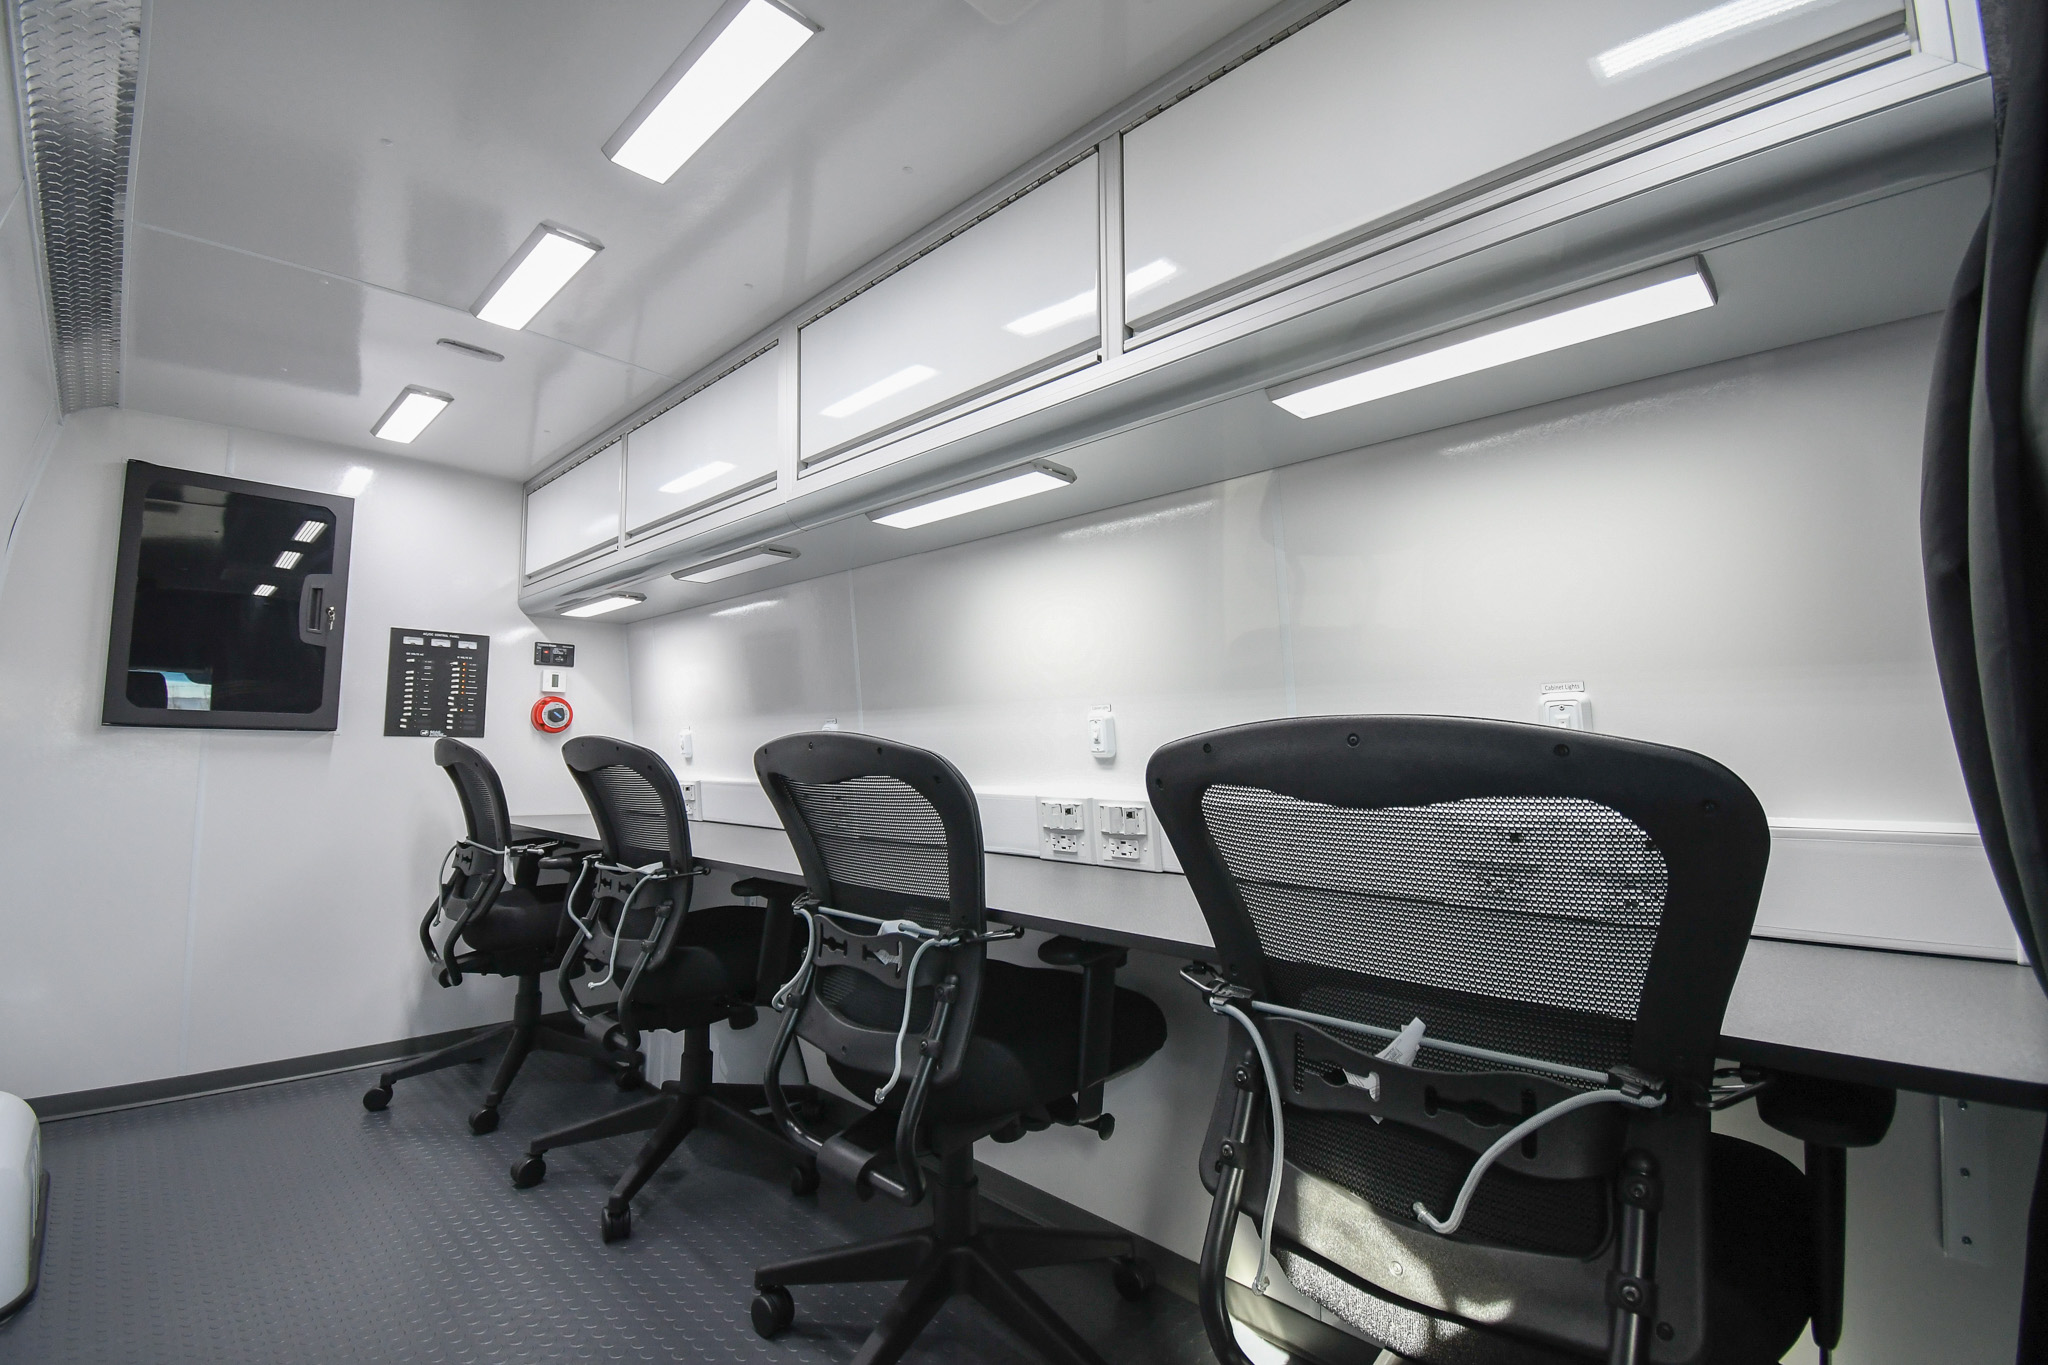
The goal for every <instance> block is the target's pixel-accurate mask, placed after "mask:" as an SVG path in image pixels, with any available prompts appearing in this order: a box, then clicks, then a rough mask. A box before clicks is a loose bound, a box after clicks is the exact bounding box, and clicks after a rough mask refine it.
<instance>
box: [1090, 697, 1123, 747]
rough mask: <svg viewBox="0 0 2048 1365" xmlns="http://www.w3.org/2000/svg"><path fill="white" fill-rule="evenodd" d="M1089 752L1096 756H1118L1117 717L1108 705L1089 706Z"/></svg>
mask: <svg viewBox="0 0 2048 1365" xmlns="http://www.w3.org/2000/svg"><path fill="white" fill-rule="evenodd" d="M1088 752H1089V754H1090V755H1092V756H1093V757H1096V758H1115V757H1116V717H1115V716H1114V715H1112V714H1111V713H1110V709H1109V708H1108V707H1107V706H1091V707H1089V708H1088Z"/></svg>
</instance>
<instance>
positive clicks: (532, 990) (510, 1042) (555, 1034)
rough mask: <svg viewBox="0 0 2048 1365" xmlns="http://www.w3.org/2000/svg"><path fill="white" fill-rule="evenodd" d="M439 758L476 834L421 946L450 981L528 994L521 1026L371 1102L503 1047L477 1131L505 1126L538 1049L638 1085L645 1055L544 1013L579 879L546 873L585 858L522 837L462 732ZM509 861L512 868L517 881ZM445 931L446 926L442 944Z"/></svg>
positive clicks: (446, 872) (448, 874)
mask: <svg viewBox="0 0 2048 1365" xmlns="http://www.w3.org/2000/svg"><path fill="white" fill-rule="evenodd" d="M434 762H436V763H438V764H440V765H441V768H442V770H443V771H444V772H446V773H447V774H448V777H449V780H450V781H452V782H454V784H455V795H456V797H457V798H458V799H459V800H460V801H461V802H462V822H463V825H464V827H465V830H466V832H465V833H464V834H463V836H462V838H460V839H458V840H457V841H456V843H455V845H454V847H452V848H450V849H449V850H448V856H447V857H446V858H444V859H442V862H441V888H440V892H439V894H438V895H436V896H435V898H434V903H433V904H432V905H431V906H429V907H428V909H427V914H426V917H425V918H424V919H422V920H421V921H420V946H421V947H423V948H425V949H426V952H427V960H428V961H429V962H431V963H433V965H434V966H435V968H436V969H437V970H436V972H435V979H436V980H438V981H439V982H440V983H441V984H442V985H443V986H458V985H460V984H462V978H463V976H464V974H465V973H470V974H475V975H479V976H510V977H515V978H517V979H518V983H519V984H518V993H517V994H516V995H515V996H514V997H513V1005H512V1022H511V1023H509V1024H500V1025H499V1026H498V1027H496V1028H491V1029H486V1030H484V1031H482V1032H480V1033H476V1034H473V1035H472V1036H470V1037H468V1038H466V1039H464V1040H463V1041H461V1042H459V1043H456V1044H454V1045H453V1046H450V1047H445V1048H442V1049H441V1050H440V1051H439V1052H430V1053H428V1054H426V1055H425V1056H423V1057H418V1058H415V1059H414V1060H412V1061H410V1062H405V1063H402V1064H401V1065H398V1066H394V1067H392V1068H391V1069H390V1070H388V1071H385V1072H384V1073H383V1074H381V1075H379V1076H378V1077H377V1083H376V1084H375V1085H373V1086H371V1087H370V1088H369V1090H367V1091H365V1092H364V1094H363V1108H365V1109H368V1110H370V1111H371V1112H372V1113H375V1112H376V1111H378V1110H380V1109H383V1108H384V1107H385V1106H386V1105H388V1104H390V1103H391V1087H392V1086H393V1085H394V1084H395V1083H396V1082H398V1081H402V1080H404V1079H406V1078H407V1077H410V1076H424V1075H426V1074H427V1073H428V1072H430V1071H440V1070H442V1069H443V1068H445V1067H451V1066H454V1065H456V1064H457V1063H459V1062H473V1061H477V1060H480V1059H482V1058H484V1057H487V1056H489V1055H490V1054H491V1052H492V1051H493V1050H495V1049H496V1048H497V1047H498V1046H499V1045H500V1044H503V1045H504V1048H505V1052H504V1055H503V1056H502V1057H501V1058H500V1059H499V1061H498V1070H497V1072H496V1074H495V1075H494V1076H493V1077H492V1078H491V1086H490V1089H489V1090H487V1091H486V1092H485V1093H484V1103H483V1107H482V1108H481V1109H478V1110H477V1111H476V1112H475V1113H474V1114H471V1115H470V1116H469V1130H470V1131H471V1132H472V1133H488V1132H490V1131H491V1130H492V1129H494V1128H496V1127H497V1126H498V1106H499V1105H500V1104H502V1103H504V1100H505V1092H506V1091H508V1090H510V1089H511V1088H512V1081H513V1078H514V1077H516V1076H517V1075H518V1074H519V1068H520V1067H521V1066H522V1065H524V1064H525V1062H526V1058H527V1055H528V1054H529V1053H531V1052H533V1051H534V1050H535V1049H539V1050H540V1051H542V1052H566V1053H568V1054H570V1055H571V1056H576V1057H588V1058H590V1059H591V1060H593V1061H596V1062H600V1063H602V1064H604V1065H605V1066H606V1067H608V1068H610V1069H611V1070H612V1071H613V1072H614V1074H615V1075H616V1076H617V1077H618V1079H619V1082H620V1084H621V1085H623V1086H634V1085H638V1084H639V1075H640V1071H639V1066H640V1059H639V1057H638V1056H637V1055H636V1054H634V1053H633V1052H632V1051H631V1050H630V1049H625V1050H618V1049H612V1048H608V1047H606V1046H605V1045H604V1044H603V1043H601V1042H599V1041H597V1040H596V1039H592V1038H589V1037H586V1036H585V1035H584V1033H583V1031H582V1030H581V1029H578V1028H575V1027H574V1026H570V1025H564V1024H562V1023H560V1022H558V1021H556V1020H553V1019H548V1018H544V1017H543V1016H542V1014H541V1008H540V977H541V973H542V972H550V971H553V970H554V969H555V968H556V967H557V966H558V965H559V964H560V963H561V960H562V950H563V949H564V948H566V947H567V946H568V942H569V917H568V916H567V915H566V914H565V913H563V909H562V898H563V895H564V893H566V892H567V891H568V889H569V885H568V882H567V880H566V878H565V879H563V880H558V881H555V882H552V883H543V882H542V881H541V880H540V878H541V875H542V873H543V872H553V873H557V874H561V873H564V872H565V871H566V869H568V868H570V867H573V866H574V865H575V860H574V859H573V858H570V857H566V856H563V854H562V850H563V848H564V847H565V846H564V845H561V844H559V843H557V842H555V841H549V840H542V841H533V842H527V843H517V844H515V843H514V842H512V817H511V816H510V815H508V814H506V810H505V788H504V787H503V786H502V785H501V784H500V783H499V781H498V770H497V769H495V768H493V767H492V766H491V761H490V760H489V759H487V758H485V757H484V756H483V755H482V754H480V753H478V752H477V751H476V750H475V749H472V748H471V747H470V746H469V745H467V744H464V743H463V742H462V741H461V740H459V739H443V740H438V741H436V742H435V744H434ZM507 864H510V865H511V867H512V876H511V878H510V879H509V880H508V879H507V877H506V875H505V869H506V865H507ZM436 928H439V929H440V931H441V933H440V939H439V941H438V942H437V941H436V940H435V930H436Z"/></svg>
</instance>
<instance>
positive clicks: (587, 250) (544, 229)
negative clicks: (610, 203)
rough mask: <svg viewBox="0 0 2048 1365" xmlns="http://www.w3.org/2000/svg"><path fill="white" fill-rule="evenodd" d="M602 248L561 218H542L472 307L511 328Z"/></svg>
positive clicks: (521, 324)
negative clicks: (556, 220)
mask: <svg viewBox="0 0 2048 1365" xmlns="http://www.w3.org/2000/svg"><path fill="white" fill-rule="evenodd" d="M603 250H604V243H603V242H600V241H598V240H597V239H596V238H595V237H586V236H584V235H583V234H582V233H580V232H574V231H571V230H570V229H568V228H565V227H563V226H561V225H560V224H559V223H542V224H541V225H540V226H539V227H537V228H535V229H534V230H533V231H532V232H530V233H528V234H527V237H526V240H525V241H524V242H522V243H520V245H519V250H517V251H515V252H513V253H512V259H511V260H509V261H507V262H506V263H505V268H504V269H503V270H500V271H499V272H498V275H497V278H496V279H493V280H492V281H491V283H490V285H489V286H488V287H487V288H486V289H485V290H484V296H483V298H482V299H481V300H479V301H478V303H477V305H476V308H475V309H474V311H475V313H476V315H477V317H479V318H480V319H482V320H483V321H485V322H492V323H496V324H497V325H498V326H500V327H510V328H511V329H512V330H514V331H515V332H516V331H518V330H519V329H520V328H522V327H524V326H525V325H526V324H527V323H529V322H532V321H533V315H534V314H535V313H538V312H539V311H540V310H541V309H543V308H545V307H547V305H548V300H550V299H552V298H553V297H554V296H555V295H557V294H559V293H561V292H562V286H563V285H565V284H567V283H568V282H569V281H570V280H572V279H574V278H575V276H576V272H577V271H579V270H581V269H582V268H583V267H584V266H586V265H589V264H590V261H591V258H592V257H593V256H595V255H597V253H598V252H600V251H603Z"/></svg>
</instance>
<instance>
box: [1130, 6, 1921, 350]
mask: <svg viewBox="0 0 2048 1365" xmlns="http://www.w3.org/2000/svg"><path fill="white" fill-rule="evenodd" d="M1905 25H1906V16H1905V12H1904V9H1903V7H1902V5H1901V3H1900V0H1727V2H1726V3H1720V4H1708V3H1703V0H1548V3H1544V4H1530V3H1528V0H1458V3H1456V4H1445V3H1443V0H1353V2H1352V3H1350V4H1347V5H1344V6H1342V7H1341V8H1339V9H1337V10H1335V11H1333V12H1332V13H1330V14H1328V15H1325V16H1324V17H1323V18H1321V19H1318V20H1316V21H1315V22H1314V23H1312V24H1310V25H1308V27H1306V28H1304V29H1303V30H1301V31H1300V32H1298V33H1296V34H1294V35H1292V36H1290V37H1288V38H1286V39H1284V40H1283V41H1281V42H1280V43H1278V44H1276V45H1274V46H1273V47H1272V48H1270V49H1268V50H1267V51H1265V52H1263V53H1261V54H1259V55H1258V56H1256V57H1253V58H1252V59H1251V60H1250V61H1248V62H1246V63H1245V64H1244V65H1242V66H1240V67H1238V68H1237V69H1236V70H1234V71H1231V72H1229V73H1228V74H1226V75H1224V76H1223V77H1221V78H1220V79H1218V80H1216V81H1214V82H1212V83H1210V84H1208V85H1206V86H1203V87H1202V88H1200V89H1198V90H1196V91H1195V92H1194V93H1193V94H1191V95H1189V96H1188V97H1187V98H1185V99H1183V100H1181V101H1179V102H1178V103H1176V104H1173V105H1171V106H1169V107H1168V108H1166V109H1165V110H1164V111H1162V112H1161V113H1159V114H1158V115H1156V116H1155V117H1153V118H1151V119H1149V120H1147V121H1146V122H1144V123H1142V124H1140V125H1138V126H1137V127H1136V128H1134V129H1132V130H1131V131H1130V132H1128V133H1126V134H1125V135H1124V145H1123V174H1124V182H1123V197H1124V202H1123V209H1124V250H1125V262H1126V266H1127V268H1128V272H1129V273H1128V277H1127V278H1128V285H1127V293H1126V315H1127V316H1128V317H1129V318H1130V319H1131V320H1132V322H1133V324H1134V325H1135V326H1136V327H1138V328H1139V329H1140V330H1142V329H1143V328H1144V327H1145V326H1146V325H1147V324H1149V323H1155V322H1157V321H1160V320H1163V319H1165V318H1167V317H1169V316H1171V315H1172V314H1174V313H1176V312H1180V311H1184V310H1186V309H1188V308H1190V307H1193V306H1197V305H1199V304H1200V303H1202V302H1203V301H1205V300H1206V299H1208V298H1210V297H1213V296H1215V295H1217V294H1220V293H1223V292H1225V291H1228V290H1231V289H1233V288H1235V287H1236V286H1238V285H1240V284H1243V283H1246V282H1248V281H1250V280H1253V279H1256V278H1257V277H1258V276H1260V275H1262V274H1268V273H1272V272H1275V271H1277V270H1280V269H1282V268H1284V267H1286V266H1287V265H1289V264H1291V263H1293V262H1296V261H1298V260H1300V259H1301V258H1303V257H1305V256H1308V255H1312V254H1314V253H1316V252H1318V251H1320V250H1323V249H1326V248H1328V247H1330V246H1332V245H1335V244H1338V243H1341V242H1343V241H1345V240H1346V239H1349V238H1357V237H1360V236H1363V235H1366V234H1369V233H1371V232H1372V231H1374V230H1375V229H1376V228H1384V227H1389V226H1392V225H1394V224H1397V223H1399V222H1400V221H1401V220H1403V219H1404V218H1408V217H1412V216H1415V215H1417V214H1420V213H1424V212H1426V211H1428V210H1429V209H1430V208H1431V207H1432V206H1435V205H1441V204H1445V203H1447V202H1450V201H1453V200H1456V199H1458V198H1460V197H1463V196H1466V195H1469V194H1472V193H1473V192H1475V191H1479V190H1482V189H1484V188H1485V187H1486V186H1487V185H1488V184H1489V182H1496V181H1501V180H1506V179H1511V178H1516V177H1519V176H1522V175H1524V174H1527V173H1528V172H1531V171H1533V170H1536V169H1538V168H1540V167H1542V166H1543V165H1544V164H1545V163H1548V162H1551V161H1553V160H1556V159H1558V158H1564V157H1571V156H1574V155H1578V154H1581V153H1585V152H1588V151H1590V150H1592V149H1594V148H1596V147H1599V146H1603V145H1612V144H1614V143H1616V142H1618V141H1621V140H1624V139H1627V138H1629V137H1630V136H1631V135H1635V134H1639V133H1641V132H1642V131H1643V130H1645V129H1647V128H1651V127H1654V126H1656V125H1659V124H1662V123H1667V122H1669V121H1671V120H1673V119H1676V118H1678V117H1680V116H1682V114H1683V113H1684V112H1685V111H1686V109H1687V108H1688V106H1690V105H1692V104H1694V103H1696V102H1698V101H1700V100H1704V99H1707V98H1714V99H1719V98H1722V97H1724V96H1726V95H1728V94H1730V93H1732V92H1733V91H1735V90H1739V89H1741V88H1742V87H1744V86H1745V85H1749V84H1752V83H1761V82H1765V81H1768V80H1771V79H1773V78H1776V77H1779V76H1782V75H1783V74H1784V73H1786V72H1788V71H1794V70H1799V69H1803V68H1811V67H1813V66H1815V65H1817V64H1819V63H1822V62H1825V61H1827V60H1828V59H1829V58H1831V57H1833V56H1835V55H1837V54H1840V53H1842V52H1845V51H1848V50H1851V49H1854V48H1857V47H1860V46H1864V45H1868V44H1872V43H1876V42H1880V41H1882V40H1884V39H1885V38H1887V37H1894V36H1895V35H1898V34H1901V33H1903V32H1904V29H1905Z"/></svg>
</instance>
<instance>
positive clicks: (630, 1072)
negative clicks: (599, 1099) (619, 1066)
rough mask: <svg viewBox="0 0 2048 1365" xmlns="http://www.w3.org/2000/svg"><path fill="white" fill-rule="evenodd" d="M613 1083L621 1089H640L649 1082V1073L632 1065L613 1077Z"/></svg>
mask: <svg viewBox="0 0 2048 1365" xmlns="http://www.w3.org/2000/svg"><path fill="white" fill-rule="evenodd" d="M612 1084H613V1085H616V1086H617V1087H618V1088H619V1089H621V1090H627V1091H632V1090H639V1089H641V1088H642V1087H644V1086H645V1085H646V1084H647V1073H646V1072H644V1071H642V1070H641V1069H640V1068H639V1067H637V1066H636V1067H631V1068H628V1069H627V1070H625V1071H621V1072H620V1073H619V1074H618V1075H616V1076H614V1077H612Z"/></svg>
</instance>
